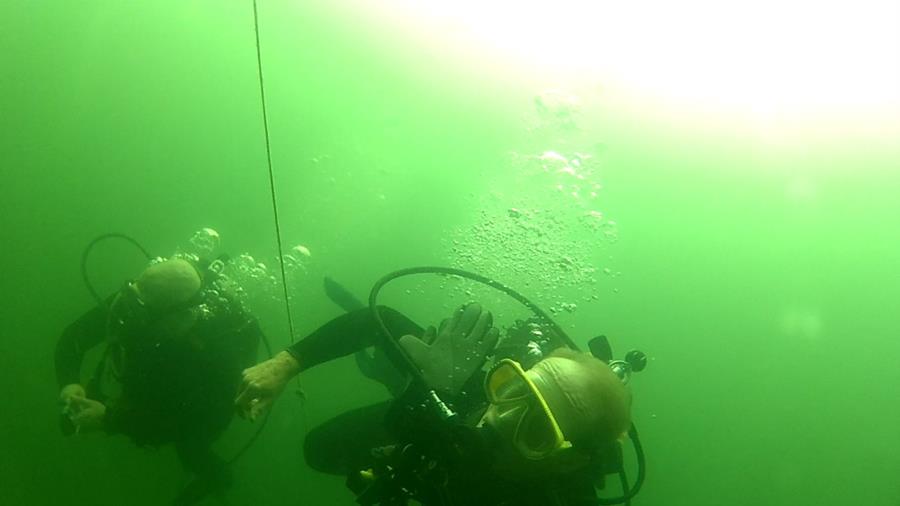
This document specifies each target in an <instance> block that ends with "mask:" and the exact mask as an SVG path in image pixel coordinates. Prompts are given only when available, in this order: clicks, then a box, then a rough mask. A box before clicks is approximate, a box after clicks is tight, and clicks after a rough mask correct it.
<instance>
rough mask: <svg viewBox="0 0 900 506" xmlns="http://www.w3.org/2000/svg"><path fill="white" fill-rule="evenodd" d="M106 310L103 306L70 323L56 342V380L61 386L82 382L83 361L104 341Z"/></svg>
mask: <svg viewBox="0 0 900 506" xmlns="http://www.w3.org/2000/svg"><path fill="white" fill-rule="evenodd" d="M105 327H106V311H105V310H104V309H103V308H101V307H99V306H98V307H95V308H94V309H92V310H90V311H88V312H87V313H85V314H83V315H82V316H81V317H79V318H78V319H77V320H75V321H74V322H72V323H71V324H69V326H68V327H66V329H65V330H64V331H63V333H62V336H61V337H60V338H59V341H58V342H57V343H56V353H55V361H56V382H57V384H58V385H59V387H60V388H63V387H65V386H67V385H72V384H80V383H81V362H82V360H83V359H84V354H85V352H86V351H87V350H89V349H91V348H93V347H94V346H97V345H98V344H100V343H101V342H103V338H104V335H105V333H106V328H105Z"/></svg>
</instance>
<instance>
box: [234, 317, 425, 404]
mask: <svg viewBox="0 0 900 506" xmlns="http://www.w3.org/2000/svg"><path fill="white" fill-rule="evenodd" d="M380 309H381V315H382V319H383V320H384V322H385V325H387V326H388V327H389V328H390V329H391V330H392V331H393V332H396V333H397V335H404V334H418V335H421V333H422V328H421V327H419V326H418V325H416V324H415V322H413V321H412V320H410V319H409V318H407V317H406V316H404V315H402V314H401V313H399V312H397V311H394V310H392V309H390V308H380ZM380 339H383V337H382V334H381V332H380V331H379V329H378V323H377V322H376V321H375V318H374V317H373V316H372V314H371V312H370V311H369V310H368V309H360V310H357V311H353V312H350V313H347V314H344V315H341V316H339V317H337V318H335V319H333V320H331V321H330V322H328V323H326V324H325V325H323V326H321V327H319V328H318V329H317V330H316V331H315V332H313V333H312V334H310V335H309V336H307V337H306V338H305V339H303V340H301V341H300V342H298V343H296V344H294V345H293V346H291V347H290V348H288V349H287V350H285V351H282V352H280V353H278V354H277V355H275V356H274V357H272V358H271V359H269V360H266V361H265V362H262V363H260V364H257V365H255V366H253V367H250V368H249V369H245V370H244V372H243V381H242V384H241V387H240V390H239V392H238V395H237V398H236V399H235V401H234V404H235V406H236V407H237V409H238V413H239V414H240V415H241V416H244V417H249V418H250V419H255V418H256V417H257V416H258V415H259V414H260V413H262V412H263V411H264V410H265V409H266V408H268V407H269V405H271V404H272V401H274V400H275V398H276V397H278V395H279V394H280V393H281V391H282V390H283V389H284V387H285V385H287V384H288V382H289V381H290V380H291V378H293V377H294V376H296V375H297V374H299V373H300V372H301V371H305V370H306V369H309V368H310V367H313V366H315V365H318V364H321V363H323V362H327V361H329V360H334V359H336V358H339V357H343V356H346V355H350V354H352V353H354V352H356V351H359V350H361V349H363V348H365V347H367V346H371V345H373V344H375V343H377V342H378V341H379V340H380Z"/></svg>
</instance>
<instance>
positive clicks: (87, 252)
mask: <svg viewBox="0 0 900 506" xmlns="http://www.w3.org/2000/svg"><path fill="white" fill-rule="evenodd" d="M106 239H122V240H123V241H127V242H129V243H131V245H132V246H134V247H135V248H137V249H139V250H140V251H141V253H143V254H144V257H146V258H147V260H148V261H149V260H151V259H152V258H153V256H151V255H150V253H148V252H147V250H146V249H144V247H143V246H141V243H139V242H137V240H136V239H134V238H133V237H131V236H130V235H126V234H120V233H118V232H111V233H109V234H101V235H98V236H97V237H95V238H93V239H92V240H91V242H89V243H88V245H87V246H85V248H84V252H83V253H82V254H81V279H82V280H83V281H84V286H85V288H87V290H88V292H90V294H91V297H93V298H94V300H95V301H97V305H98V306H100V307H102V308H105V309H107V310H109V306H108V305H107V304H106V300H105V299H104V298H103V297H101V296H100V294H99V293H97V290H96V289H95V288H94V284H93V283H91V277H90V276H89V275H88V271H87V262H88V257H90V255H91V251H93V250H94V247H95V246H96V245H97V243H99V242H101V241H105V240H106Z"/></svg>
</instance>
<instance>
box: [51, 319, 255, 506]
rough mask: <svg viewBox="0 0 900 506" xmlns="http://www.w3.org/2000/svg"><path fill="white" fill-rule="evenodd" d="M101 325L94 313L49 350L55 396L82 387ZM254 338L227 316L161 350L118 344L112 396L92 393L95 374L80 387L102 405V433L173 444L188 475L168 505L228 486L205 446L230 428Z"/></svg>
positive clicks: (245, 324)
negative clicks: (192, 476)
mask: <svg viewBox="0 0 900 506" xmlns="http://www.w3.org/2000/svg"><path fill="white" fill-rule="evenodd" d="M107 320H108V313H107V311H106V310H105V309H104V308H100V307H97V308H95V309H93V310H91V311H89V312H87V313H86V314H84V315H82V316H81V317H80V318H78V319H77V320H76V321H75V322H73V323H72V324H70V325H69V326H68V327H66V329H65V331H64V332H63V334H62V337H61V338H60V340H59V342H58V343H57V347H56V377H57V381H58V383H59V386H60V388H62V387H63V386H65V385H69V384H73V383H77V384H83V383H84V382H83V381H82V376H81V365H82V362H83V359H84V355H85V352H86V351H87V350H89V349H91V348H93V347H95V346H97V345H99V344H101V343H103V342H104V341H105V339H106V336H107V324H108V322H107ZM261 337H262V332H261V330H260V328H259V325H258V324H257V322H256V320H255V319H253V318H251V317H250V316H249V315H247V314H246V313H244V312H243V311H241V310H239V309H237V308H235V309H234V310H232V311H227V312H225V313H224V314H220V315H218V316H216V317H213V318H211V319H208V320H201V321H198V322H197V323H196V324H195V325H194V327H193V328H192V329H191V330H190V331H189V333H188V335H186V336H181V337H180V338H178V339H172V340H169V341H168V342H163V343H158V342H154V341H155V339H153V338H152V336H132V338H131V339H127V340H125V341H124V343H123V344H122V350H121V351H122V353H121V356H122V357H123V358H122V365H121V370H120V371H118V372H119V374H118V375H117V378H116V379H117V380H118V381H117V382H118V384H119V386H120V389H121V393H120V394H119V395H117V396H115V397H110V398H107V397H106V396H105V395H104V392H102V391H100V388H99V384H100V381H98V377H99V376H100V375H102V374H104V373H103V372H102V370H101V368H100V367H98V370H97V371H96V372H95V374H94V377H93V378H92V380H91V381H90V382H88V383H87V387H86V390H87V396H88V397H89V398H92V399H96V400H99V401H101V402H103V403H104V404H106V408H107V410H106V416H105V418H104V421H103V429H104V430H105V431H106V432H108V433H110V434H124V435H126V436H128V437H130V438H131V439H132V440H133V441H134V442H135V443H136V444H138V445H141V446H159V445H162V444H168V443H174V445H175V448H176V450H177V453H178V457H179V459H180V460H181V462H182V463H183V464H184V466H185V467H186V468H187V469H188V470H189V471H191V472H193V473H194V474H195V475H196V479H195V480H194V481H193V482H192V483H191V484H190V485H189V486H188V487H187V488H186V489H185V490H184V491H183V492H182V493H181V495H180V496H179V498H178V499H177V500H176V504H192V503H193V502H196V501H198V500H199V499H201V498H202V497H204V496H206V495H207V494H209V493H210V492H213V491H216V490H221V489H223V488H225V487H227V486H228V485H229V484H230V481H231V476H230V472H229V470H228V467H227V465H226V463H225V462H224V461H223V460H222V459H221V458H220V457H218V456H217V455H215V454H214V453H213V452H212V450H211V448H210V446H211V444H212V443H213V441H215V440H216V439H217V438H218V436H219V435H220V434H221V433H222V431H223V430H224V429H225V428H226V427H227V426H228V424H229V422H230V421H231V418H232V415H233V413H234V407H233V403H234V397H235V394H236V392H237V387H238V386H239V383H240V378H241V371H242V370H243V369H245V368H247V367H249V366H251V365H252V364H253V363H254V362H255V361H256V349H257V344H258V342H259V340H260V338H261ZM103 362H105V363H107V367H109V365H108V362H109V361H108V360H106V361H103ZM103 362H102V363H101V367H102V366H103Z"/></svg>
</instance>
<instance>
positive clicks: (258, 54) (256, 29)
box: [253, 0, 294, 343]
mask: <svg viewBox="0 0 900 506" xmlns="http://www.w3.org/2000/svg"><path fill="white" fill-rule="evenodd" d="M256 3H257V1H256V0H253V34H254V36H255V38H256V68H257V74H258V76H259V98H260V103H261V104H262V119H263V132H264V134H265V139H266V164H267V166H268V169H269V190H270V191H271V194H272V212H273V213H274V214H275V238H276V241H277V243H278V264H279V266H280V267H281V287H282V289H283V291H284V307H285V309H286V310H287V320H288V330H289V332H290V334H291V343H293V342H294V317H293V316H292V315H291V304H290V301H289V300H288V288H287V273H286V272H285V269H284V247H283V246H282V241H281V222H280V220H279V219H278V217H279V214H278V200H277V199H276V198H275V173H274V172H273V170H272V142H271V139H270V138H269V113H268V109H267V108H266V89H265V85H264V83H263V68H262V51H261V50H260V45H259V10H258V8H257V5H256Z"/></svg>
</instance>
